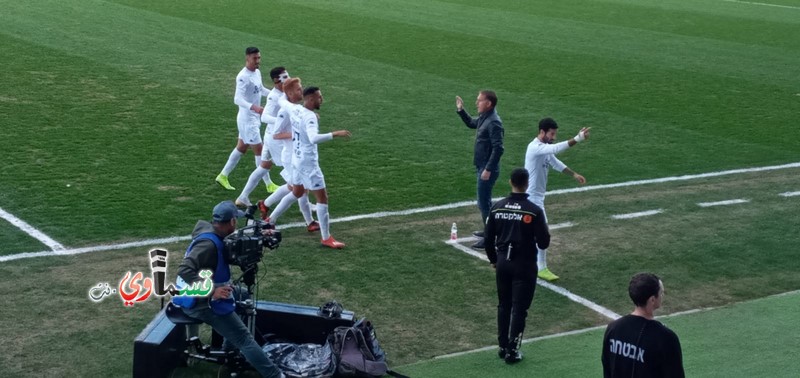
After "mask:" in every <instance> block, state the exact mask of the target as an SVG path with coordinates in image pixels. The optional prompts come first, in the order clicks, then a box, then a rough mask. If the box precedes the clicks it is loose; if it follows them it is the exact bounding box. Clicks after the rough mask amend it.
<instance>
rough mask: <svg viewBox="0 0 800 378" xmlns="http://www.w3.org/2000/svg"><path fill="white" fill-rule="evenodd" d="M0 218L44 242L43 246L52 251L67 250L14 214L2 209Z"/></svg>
mask: <svg viewBox="0 0 800 378" xmlns="http://www.w3.org/2000/svg"><path fill="white" fill-rule="evenodd" d="M0 217H2V218H3V219H5V220H7V221H8V222H9V223H11V224H13V225H14V226H17V227H19V229H20V230H22V231H23V232H25V233H26V234H28V235H30V236H31V237H33V238H34V239H36V240H38V241H40V242H42V244H44V245H46V246H48V247H50V249H52V250H53V251H61V250H63V249H65V248H64V246H63V245H61V243H59V242H57V241H55V240H53V239H51V238H50V237H49V236H47V235H45V234H44V233H43V232H41V231H39V230H38V229H36V228H35V227H33V226H31V225H29V224H28V223H26V222H25V221H23V220H22V219H19V218H17V217H15V216H14V215H13V214H11V213H9V212H7V211H5V210H3V209H0Z"/></svg>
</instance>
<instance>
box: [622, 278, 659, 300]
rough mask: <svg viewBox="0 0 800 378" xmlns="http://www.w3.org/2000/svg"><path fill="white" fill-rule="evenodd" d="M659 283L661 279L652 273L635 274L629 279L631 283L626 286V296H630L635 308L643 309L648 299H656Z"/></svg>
mask: <svg viewBox="0 0 800 378" xmlns="http://www.w3.org/2000/svg"><path fill="white" fill-rule="evenodd" d="M659 281H661V279H660V278H658V276H656V275H655V274H653V273H637V274H635V275H634V276H633V277H631V282H630V284H628V295H630V296H631V300H632V301H633V304H635V305H636V306H637V307H644V306H645V305H647V300H648V299H650V297H658V294H659V290H660V289H661V287H660V285H659V284H658V282H659Z"/></svg>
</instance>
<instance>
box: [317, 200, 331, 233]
mask: <svg viewBox="0 0 800 378" xmlns="http://www.w3.org/2000/svg"><path fill="white" fill-rule="evenodd" d="M317 219H319V231H320V233H321V234H322V235H321V236H322V240H325V239H328V238H329V237H331V232H330V229H329V226H330V215H329V214H328V204H327V203H318V204H317Z"/></svg>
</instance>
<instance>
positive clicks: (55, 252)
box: [0, 162, 800, 262]
mask: <svg viewBox="0 0 800 378" xmlns="http://www.w3.org/2000/svg"><path fill="white" fill-rule="evenodd" d="M789 168H800V162H797V163H789V164H781V165H771V166H766V167H753V168H740V169H732V170H727V171H717V172H708V173H700V174H693V175H682V176H669V177H662V178H657V179H648V180H636V181H627V182H620V183H616V184H604V185H591V186H584V187H577V188H568V189H559V190H552V191H548V192H547V194H548V195H550V196H552V195H558V194H567V193H581V192H588V191H591V190H601V189H611V188H623V187H629V186H638V185H647V184H660V183H665V182H672V181H687V180H695V179H701V178H708V177H717V176H727V175H737V174H742V173H752V172H763V171H773V170H779V169H789ZM499 199H500V197H499V198H493V200H494V201H497V200H499ZM474 205H475V201H461V202H454V203H449V204H445V205H439V206H431V207H421V208H416V209H409V210H402V211H381V212H377V213H371V214H361V215H353V216H347V217H342V218H335V219H331V223H339V222H352V221H356V220H361V219H374V218H386V217H392V216H401V215H411V214H419V213H428V212H433V211H439V210H448V209H455V208H459V207H466V206H474ZM0 216H2V217H3V218H5V219H6V220H8V221H9V222H11V223H12V224H14V225H15V226H17V227H20V228H21V229H22V231H25V232H26V233H27V234H28V235H31V236H32V237H34V238H35V239H37V240H39V241H41V242H42V243H43V244H45V245H47V246H48V247H50V248H51V250H50V251H41V252H25V253H17V254H12V255H5V256H0V262H6V261H13V260H19V259H25V258H32V257H46V256H63V255H76V254H81V253H88V252H100V251H108V250H114V249H121V248H127V247H131V246H149V245H156V244H163V243H164V240H174V241H176V242H177V241H184V240H189V239H190V238H191V237H190V236H173V237H168V238H160V239H150V240H142V241H138V242H133V243H136V244H135V245H134V244H131V243H126V244H112V245H99V246H95V247H85V248H75V249H66V248H64V246H63V245H61V244H59V243H58V242H56V241H55V240H53V239H51V238H50V237H49V236H47V235H45V234H44V233H42V232H41V231H39V230H37V229H36V228H34V227H32V226H31V225H29V224H27V223H25V222H24V221H22V220H20V219H19V218H17V217H15V216H14V215H12V214H10V213H8V212H6V211H4V210H2V209H0ZM10 219H13V220H14V221H12V220H10ZM25 226H27V227H25ZM304 226H305V224H303V223H301V222H298V223H290V224H285V225H282V226H278V229H279V230H280V229H286V228H295V227H304ZM122 245H125V247H121V246H122Z"/></svg>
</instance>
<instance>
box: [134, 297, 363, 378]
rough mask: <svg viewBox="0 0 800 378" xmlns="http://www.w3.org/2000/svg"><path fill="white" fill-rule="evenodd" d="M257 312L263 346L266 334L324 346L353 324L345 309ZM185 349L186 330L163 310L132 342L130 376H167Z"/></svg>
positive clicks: (283, 306) (262, 305)
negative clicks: (327, 313)
mask: <svg viewBox="0 0 800 378" xmlns="http://www.w3.org/2000/svg"><path fill="white" fill-rule="evenodd" d="M165 308H166V307H165ZM256 310H257V315H256V330H257V332H256V333H258V335H255V336H256V342H258V343H259V345H262V344H263V343H264V339H263V337H262V335H267V334H273V335H274V336H275V337H276V338H279V339H285V340H287V341H290V342H293V343H297V344H303V343H314V344H324V343H325V341H326V339H327V337H328V334H330V333H331V332H332V331H333V329H334V328H336V327H339V326H346V327H350V326H352V325H353V324H355V320H354V317H355V316H354V314H353V312H352V311H347V310H344V311H342V314H341V315H340V316H339V317H337V318H329V317H325V316H323V315H321V314H320V309H319V308H318V307H311V306H300V305H295V304H287V303H278V302H266V301H257V302H256ZM184 349H186V327H185V326H183V325H180V326H176V325H175V324H173V323H172V322H171V321H170V320H169V319H167V316H166V315H165V313H164V309H162V310H161V311H159V312H158V313H157V314H156V316H155V317H154V318H153V320H152V321H150V323H149V324H148V325H147V326H146V327H145V328H144V329H143V330H142V332H141V333H140V334H139V336H136V339H134V341H133V377H134V378H153V377H168V376H169V374H170V372H171V371H172V369H174V368H176V367H178V366H181V365H182V364H183V358H182V354H183V351H184Z"/></svg>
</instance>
